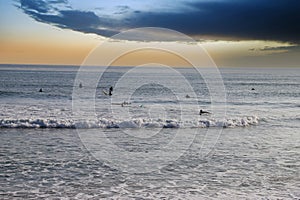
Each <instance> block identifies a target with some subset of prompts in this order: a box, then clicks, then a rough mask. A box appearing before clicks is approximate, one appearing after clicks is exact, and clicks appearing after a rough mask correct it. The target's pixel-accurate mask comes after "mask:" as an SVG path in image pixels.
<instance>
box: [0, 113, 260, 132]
mask: <svg viewBox="0 0 300 200" xmlns="http://www.w3.org/2000/svg"><path fill="white" fill-rule="evenodd" d="M258 122H259V118H258V117H256V116H248V117H241V118H235V119H223V120H216V119H202V120H194V121H178V120H175V119H169V120H162V119H155V120H153V119H142V118H138V119H130V120H115V119H106V118H102V119H99V120H97V121H94V120H81V121H78V120H76V121H75V120H72V119H68V120H65V119H60V120H57V119H0V128H69V129H75V128H79V129H91V128H209V127H220V128H234V127H246V126H251V125H256V124H258Z"/></svg>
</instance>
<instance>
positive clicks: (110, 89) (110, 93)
mask: <svg viewBox="0 0 300 200" xmlns="http://www.w3.org/2000/svg"><path fill="white" fill-rule="evenodd" d="M113 90H114V88H113V86H111V87H110V88H109V92H108V95H109V96H111V95H112V91H113Z"/></svg>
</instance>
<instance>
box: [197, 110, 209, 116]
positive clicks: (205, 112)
mask: <svg viewBox="0 0 300 200" xmlns="http://www.w3.org/2000/svg"><path fill="white" fill-rule="evenodd" d="M202 114H211V113H210V112H208V111H203V110H200V112H199V115H202Z"/></svg>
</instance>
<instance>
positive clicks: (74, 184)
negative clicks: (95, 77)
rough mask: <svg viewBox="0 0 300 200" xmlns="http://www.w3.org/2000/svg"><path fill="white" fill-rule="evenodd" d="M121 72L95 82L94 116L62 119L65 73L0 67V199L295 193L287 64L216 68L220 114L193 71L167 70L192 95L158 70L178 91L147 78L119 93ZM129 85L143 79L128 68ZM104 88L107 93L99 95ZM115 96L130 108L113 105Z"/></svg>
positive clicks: (72, 70) (71, 81)
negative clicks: (222, 109)
mask: <svg viewBox="0 0 300 200" xmlns="http://www.w3.org/2000/svg"><path fill="white" fill-rule="evenodd" d="M128 69H129V68H121V69H120V68H113V69H110V70H109V71H108V72H107V73H105V74H104V76H103V77H102V78H101V80H100V82H99V84H98V85H97V91H96V95H95V113H96V117H95V116H90V115H89V114H86V110H84V109H83V110H80V112H82V113H80V115H81V116H82V117H81V118H79V119H78V118H76V119H74V117H73V116H74V113H73V111H74V109H72V93H73V90H74V88H77V87H78V86H77V85H76V84H75V83H76V82H75V77H76V70H77V68H76V67H63V66H61V67H55V68H53V67H47V66H44V67H42V66H39V67H37V66H26V67H25V66H1V68H0V103H1V108H0V127H1V128H0V137H1V140H0V144H1V147H0V155H1V161H0V168H1V172H0V176H1V179H0V183H1V190H0V191H1V192H0V195H1V199H13V198H16V199H18V198H19V199H24V198H26V199H29V198H36V199H41V198H56V197H57V198H71V199H89V198H90V199H99V198H108V199H128V198H136V199H157V198H161V199H220V198H225V199H232V198H236V199H299V198H300V190H299V188H300V184H299V183H300V178H299V171H300V162H299V153H300V146H299V144H300V135H299V128H300V125H299V121H300V115H299V107H300V101H299V97H300V87H299V86H300V77H299V76H300V74H299V70H298V69H270V68H269V69H257V68H254V69H244V68H243V69H242V68H237V69H232V68H230V69H229V68H228V69H227V68H226V69H221V75H222V78H223V81H224V85H225V89H226V94H227V102H226V106H227V114H226V116H223V117H219V115H214V114H215V112H216V113H217V112H218V109H219V108H220V107H222V105H224V102H223V101H221V100H220V101H219V102H216V103H215V105H214V106H215V107H214V108H213V107H212V102H211V99H210V93H209V92H211V91H209V88H207V85H206V84H205V81H204V80H203V79H202V78H201V77H200V76H199V74H198V73H195V71H193V70H191V69H179V71H180V72H181V73H182V74H183V75H184V77H185V78H186V79H187V80H188V82H189V83H190V84H191V86H192V88H193V91H194V92H195V95H192V94H190V93H188V91H189V90H186V89H185V88H184V87H183V84H182V83H181V82H179V81H178V79H176V77H174V74H167V73H161V76H162V77H165V78H171V79H173V83H174V85H175V86H176V87H177V88H179V90H178V91H179V92H178V93H174V92H172V91H171V90H170V89H169V88H168V87H166V86H162V85H159V84H154V83H149V84H143V85H142V87H138V89H135V90H134V92H131V89H130V88H128V87H127V85H126V84H121V85H119V86H118V85H117V84H118V82H120V80H121V79H120V78H121V77H124V73H125V72H128ZM151 70H153V69H151ZM150 72H151V71H150ZM147 73H148V74H149V71H148V72H147ZM153 76H154V79H155V76H157V73H153ZM130 78H131V79H135V81H136V82H137V84H138V83H139V81H141V83H143V82H142V80H141V79H143V75H142V74H140V73H131V74H130ZM158 78H161V77H158ZM176 80H177V82H176ZM110 85H114V86H116V87H115V88H116V89H115V91H114V95H113V96H112V97H108V96H105V95H103V93H102V90H103V89H107V88H108V87H109V86H110ZM87 87H88V85H87V84H84V85H83V88H82V89H83V90H84V89H86V88H87ZM40 88H43V92H42V93H40V92H38V91H39V89H40ZM252 88H254V89H255V90H251V89H252ZM122 92H124V93H122ZM119 94H121V95H119ZM128 94H130V95H129V98H127V96H126V95H128ZM187 94H189V95H190V98H185V96H186V95H187ZM118 95H119V96H118ZM178 96H179V97H178ZM124 97H126V98H127V99H126V100H127V101H130V103H131V104H130V105H124V107H121V105H119V103H121V102H122V101H123V99H124ZM111 103H113V105H112V104H111ZM114 103H117V104H116V105H115V104H114ZM178 104H182V105H181V107H180V106H178ZM195 104H197V105H195ZM195 106H198V107H199V108H201V109H204V110H208V111H214V113H213V114H212V115H203V116H199V115H198V112H199V110H198V109H195V108H198V107H195ZM183 108H184V109H183ZM128 114H129V116H130V117H128ZM182 116H184V117H182ZM76 128H78V129H76ZM177 135H183V136H186V137H183V138H180V140H176V136H177ZM189 137H191V140H190V138H189ZM107 138H108V139H109V140H110V141H112V142H113V143H114V144H115V148H114V149H106V148H110V146H108V145H106V143H103V141H106V140H107ZM170 141H175V142H176V143H174V144H172V145H169V146H168V144H169V142H170ZM99 142H100V144H102V145H103V146H99V145H98V144H99ZM187 142H188V144H187ZM186 145H188V146H186ZM103 149H104V150H106V151H108V152H109V155H111V156H112V157H111V158H108V157H107V155H108V154H105V152H104V150H103ZM109 150H113V151H109ZM153 152H159V153H157V154H153ZM137 155H138V156H139V157H134V156H137ZM154 156H156V157H154ZM149 158H151V159H152V160H150V161H149ZM175 158H176V159H175ZM135 162H137V163H135ZM135 167H136V168H135ZM151 167H152V168H151ZM149 168H150V169H149ZM135 170H136V171H135Z"/></svg>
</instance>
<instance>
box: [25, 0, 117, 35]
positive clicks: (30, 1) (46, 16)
mask: <svg viewBox="0 0 300 200" xmlns="http://www.w3.org/2000/svg"><path fill="white" fill-rule="evenodd" d="M50 2H52V3H53V2H56V3H57V4H61V3H66V1H65V0H55V1H53V0H51V1H50ZM51 5H53V4H51ZM21 9H22V10H23V11H24V12H25V13H26V14H28V15H29V16H31V17H32V18H34V19H35V20H36V21H39V22H43V23H48V24H52V25H55V26H57V27H60V28H68V29H72V30H76V31H80V32H84V33H96V34H99V35H103V36H111V35H114V34H116V33H117V31H114V30H109V29H107V28H101V27H99V25H100V24H101V25H102V26H110V25H111V23H110V21H109V20H106V19H100V18H99V17H98V16H97V15H96V14H95V13H94V12H89V11H79V10H60V11H59V14H56V15H54V14H52V13H49V12H51V10H57V9H56V8H55V7H51V6H50V4H46V2H45V1H38V0H21Z"/></svg>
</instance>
